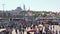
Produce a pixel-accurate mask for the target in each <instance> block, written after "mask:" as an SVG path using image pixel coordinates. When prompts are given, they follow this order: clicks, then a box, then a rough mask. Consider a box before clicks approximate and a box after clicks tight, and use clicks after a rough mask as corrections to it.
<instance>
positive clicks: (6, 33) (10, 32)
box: [1, 26, 12, 34]
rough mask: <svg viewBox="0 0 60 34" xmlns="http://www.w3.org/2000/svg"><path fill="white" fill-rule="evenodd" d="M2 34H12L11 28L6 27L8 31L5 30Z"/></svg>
mask: <svg viewBox="0 0 60 34" xmlns="http://www.w3.org/2000/svg"><path fill="white" fill-rule="evenodd" d="M1 34H12V31H11V29H10V27H8V26H6V30H3V31H2V33H1Z"/></svg>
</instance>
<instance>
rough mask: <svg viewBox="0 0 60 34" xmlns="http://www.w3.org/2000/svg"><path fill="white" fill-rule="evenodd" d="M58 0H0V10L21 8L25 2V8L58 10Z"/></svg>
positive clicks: (59, 7)
mask: <svg viewBox="0 0 60 34" xmlns="http://www.w3.org/2000/svg"><path fill="white" fill-rule="evenodd" d="M59 3H60V0H4V1H3V0H0V10H3V6H2V4H5V5H4V10H14V9H16V8H17V7H21V8H22V9H23V4H25V7H26V10H28V9H29V7H30V10H35V11H53V12H57V11H58V12H59V11H60V4H59Z"/></svg>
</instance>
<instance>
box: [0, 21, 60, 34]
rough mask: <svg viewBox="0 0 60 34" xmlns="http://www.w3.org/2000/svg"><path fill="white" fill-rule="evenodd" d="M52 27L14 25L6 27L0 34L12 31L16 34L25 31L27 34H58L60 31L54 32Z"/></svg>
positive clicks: (31, 24) (7, 33)
mask: <svg viewBox="0 0 60 34" xmlns="http://www.w3.org/2000/svg"><path fill="white" fill-rule="evenodd" d="M54 28H55V27H54V26H53V27H52V25H49V24H41V23H37V24H36V23H31V22H30V23H23V22H22V23H19V24H17V23H15V26H13V28H12V27H10V26H6V30H4V31H2V32H0V34H12V31H13V29H15V32H16V34H18V31H17V30H19V33H20V34H24V32H25V31H26V32H27V34H31V33H30V32H34V34H60V30H59V31H58V30H54Z"/></svg>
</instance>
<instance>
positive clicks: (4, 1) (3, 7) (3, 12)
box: [2, 0, 5, 17]
mask: <svg viewBox="0 0 60 34" xmlns="http://www.w3.org/2000/svg"><path fill="white" fill-rule="evenodd" d="M4 2H5V1H4V0H3V4H2V7H3V15H2V16H3V17H4V9H5V8H4V6H5V4H4Z"/></svg>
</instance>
